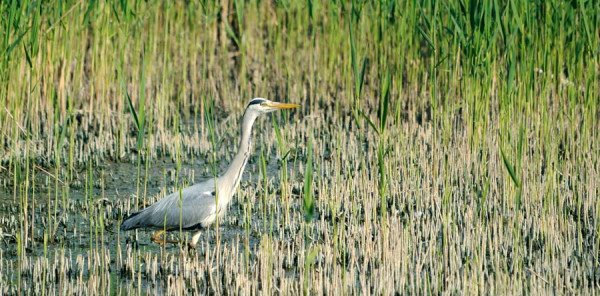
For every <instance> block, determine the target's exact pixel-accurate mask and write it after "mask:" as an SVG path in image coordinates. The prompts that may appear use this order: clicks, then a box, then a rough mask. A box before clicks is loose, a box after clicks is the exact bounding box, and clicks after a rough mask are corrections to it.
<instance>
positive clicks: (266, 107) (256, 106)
mask: <svg viewBox="0 0 600 296" xmlns="http://www.w3.org/2000/svg"><path fill="white" fill-rule="evenodd" d="M298 107H300V105H298V104H285V103H278V102H273V101H269V100H267V99H263V98H255V99H252V101H250V103H248V107H247V108H246V110H248V111H254V112H257V113H259V114H262V113H269V112H273V111H277V110H281V109H292V108H298Z"/></svg>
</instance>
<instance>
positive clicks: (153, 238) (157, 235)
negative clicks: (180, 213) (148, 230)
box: [151, 230, 179, 245]
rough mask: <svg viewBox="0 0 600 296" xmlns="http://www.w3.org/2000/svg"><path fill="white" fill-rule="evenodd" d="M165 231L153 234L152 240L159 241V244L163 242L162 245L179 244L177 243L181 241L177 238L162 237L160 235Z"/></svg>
mask: <svg viewBox="0 0 600 296" xmlns="http://www.w3.org/2000/svg"><path fill="white" fill-rule="evenodd" d="M164 233H165V231H164V230H159V231H157V232H156V233H154V235H153V236H152V239H151V240H152V242H153V243H157V244H161V245H164V244H177V243H179V241H177V240H172V239H165V238H161V237H160V236H161V235H162V234H164Z"/></svg>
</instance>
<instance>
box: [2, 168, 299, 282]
mask: <svg viewBox="0 0 600 296" xmlns="http://www.w3.org/2000/svg"><path fill="white" fill-rule="evenodd" d="M226 165H227V164H226V163H225V161H223V162H221V163H218V164H217V166H218V171H219V172H222V171H223V170H224V168H225V167H226ZM207 166H208V165H207V163H205V162H203V161H201V160H195V161H193V162H192V161H188V162H186V163H184V164H182V165H181V166H180V168H179V171H178V170H177V164H176V163H174V162H173V161H171V160H170V159H160V160H155V161H152V162H151V163H150V164H149V166H148V170H147V171H146V169H145V166H144V165H143V164H142V166H141V171H140V174H141V176H140V182H139V189H138V182H137V174H138V166H137V165H136V164H131V163H114V162H106V163H103V164H101V165H98V166H95V167H93V168H91V173H90V169H89V168H87V169H86V168H82V169H80V170H77V171H75V172H74V175H73V179H72V181H71V182H69V183H68V184H66V183H64V182H65V181H60V182H58V187H56V182H55V179H54V177H53V174H54V173H55V170H54V169H51V168H44V169H36V174H35V176H34V179H35V182H34V186H33V188H31V189H29V188H28V189H25V188H19V186H17V187H15V186H14V182H13V181H14V180H13V179H12V178H11V177H12V176H7V175H2V176H0V178H2V183H3V184H6V186H3V187H4V188H0V216H1V218H0V226H1V227H2V236H3V237H2V238H3V239H2V257H3V259H2V260H4V261H5V262H8V263H5V264H4V265H3V268H2V274H3V275H4V277H5V279H8V281H12V282H13V283H16V281H17V276H16V275H15V274H14V273H13V272H14V271H15V270H18V267H17V266H18V265H19V264H22V263H18V261H19V260H18V259H19V254H21V255H24V256H23V257H22V258H27V260H28V261H29V262H34V261H35V260H36V258H47V259H48V260H49V262H52V261H54V257H55V254H58V253H65V254H68V255H69V256H68V257H69V258H70V260H72V261H73V262H71V265H72V266H76V265H77V262H75V261H76V258H77V256H78V255H81V256H83V257H87V256H89V254H99V253H100V254H102V253H103V252H108V253H109V254H111V255H110V261H111V262H110V266H111V268H109V270H110V278H111V282H113V283H121V284H126V283H127V282H129V281H131V280H132V279H131V278H130V275H129V274H128V272H127V270H126V268H124V264H123V262H120V259H119V257H127V256H128V254H131V252H135V251H142V252H143V254H145V255H148V254H154V255H156V256H161V254H163V255H164V254H165V252H166V253H167V254H174V255H175V254H178V253H179V252H180V248H182V247H183V246H184V245H185V244H184V243H182V244H174V245H166V246H160V245H157V244H154V243H152V242H151V241H150V236H151V235H152V233H153V232H152V231H151V230H146V231H145V230H138V231H129V232H125V233H123V232H120V231H119V224H120V221H122V219H123V218H124V217H125V216H126V215H127V214H128V213H130V212H134V211H135V206H136V202H137V205H138V206H139V207H140V208H143V207H144V205H148V204H151V203H152V202H154V201H155V200H158V199H160V198H162V197H163V196H165V195H166V194H169V193H171V192H172V191H173V190H175V189H176V188H178V187H181V186H182V185H184V186H188V185H191V184H193V183H195V182H201V181H203V180H206V179H208V178H210V176H207V175H203V173H206V172H207V171H209V170H210V169H207V168H206V167H207ZM289 167H290V169H291V167H292V165H291V164H290V165H289ZM177 172H179V173H177ZM279 173H280V166H279V165H278V163H277V161H270V162H269V163H268V165H267V175H268V176H269V178H270V179H271V180H272V181H273V182H277V181H276V180H275V179H277V180H278V179H279V178H278V176H279ZM259 174H260V173H259V169H258V164H257V161H256V158H255V160H254V161H252V162H251V163H250V164H249V165H248V167H247V168H246V173H245V174H244V178H243V180H242V184H241V190H242V192H246V191H248V190H249V191H252V193H250V194H242V195H243V199H244V200H243V201H238V197H237V196H236V197H234V200H233V202H232V204H231V205H230V208H229V211H228V213H227V215H226V216H225V217H224V219H222V221H221V222H220V227H219V238H218V240H219V242H220V243H219V245H220V247H221V249H222V248H230V247H231V246H232V245H237V247H236V248H234V249H237V250H240V252H241V251H243V250H244V249H248V248H250V249H253V248H255V247H256V245H257V244H258V243H259V241H260V236H261V235H262V233H260V232H259V231H255V230H256V229H262V228H263V227H262V225H266V224H265V219H263V218H264V217H262V216H260V215H254V216H253V217H251V219H246V217H245V215H244V207H245V203H249V202H252V203H257V199H260V197H258V196H257V195H259V190H261V189H257V188H254V187H257V186H259V187H260V185H259V183H260V182H259V178H258V176H259ZM60 175H65V176H66V173H64V174H60ZM15 188H17V189H16V190H17V192H20V194H14V192H15ZM57 188H58V190H56V189H57ZM19 190H20V191H19ZM138 190H139V195H138V193H137V192H138ZM24 191H27V201H26V202H27V205H26V209H25V210H26V212H27V221H25V220H24V219H23V215H22V214H21V213H22V211H23V205H24V204H25V201H24V199H23V197H24V196H26V195H25V194H24ZM144 192H145V193H144ZM137 196H139V198H138V197H137ZM144 199H145V202H144ZM254 207H255V206H254ZM32 210H33V212H32ZM250 212H252V211H250ZM257 212H260V211H257ZM251 215H253V214H251ZM244 221H248V222H249V223H250V224H249V225H245V224H244ZM21 229H27V231H21ZM251 229H252V230H251ZM25 232H26V234H25ZM25 235H26V236H27V237H28V239H27V240H26V243H25V244H24V246H25V249H24V254H22V252H23V251H20V250H19V249H18V247H17V242H18V241H22V240H23V236H25ZM190 236H191V234H189V233H186V232H184V233H179V232H172V233H170V234H169V235H168V237H169V238H171V239H179V240H180V241H183V242H185V240H186V238H189V237H190ZM31 237H33V239H31ZM201 242H202V245H201V246H200V247H199V248H198V249H197V250H194V251H193V252H196V253H193V255H194V256H196V255H197V256H204V255H205V254H206V252H207V250H208V251H210V250H212V249H214V248H215V247H216V246H217V238H216V232H215V228H214V227H211V228H210V229H207V230H206V231H205V233H204V234H203V236H202V238H201ZM190 254H192V253H190ZM163 257H164V256H163ZM124 260H126V259H124ZM125 265H126V264H125ZM21 269H22V270H23V269H27V267H25V268H23V267H21ZM56 272H60V271H56ZM32 273H34V272H32ZM87 273H88V271H85V272H84V277H89V274H87ZM23 274H24V276H23V278H21V280H20V281H21V285H20V286H21V288H25V289H27V287H26V286H25V287H23V285H26V283H28V282H29V280H28V276H32V275H30V273H29V272H25V273H23ZM32 277H33V276H32ZM31 280H33V279H31ZM146 280H149V279H142V281H146ZM148 284H149V283H148ZM111 285H112V284H111ZM144 285H145V284H144ZM158 289H159V290H155V291H159V292H160V289H161V288H160V287H159V288H158Z"/></svg>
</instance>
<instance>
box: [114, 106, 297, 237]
mask: <svg viewBox="0 0 600 296" xmlns="http://www.w3.org/2000/svg"><path fill="white" fill-rule="evenodd" d="M295 107H298V105H293V104H281V103H275V102H270V101H268V100H265V99H260V98H257V99H254V100H252V101H250V103H249V104H248V107H247V108H246V111H245V112H244V116H243V119H242V131H241V136H242V137H241V140H240V144H239V149H238V152H237V154H236V156H235V157H234V158H233V160H232V161H231V164H230V165H229V168H228V169H227V171H226V172H225V173H224V174H223V175H222V176H220V177H218V178H216V179H214V178H213V179H208V180H206V181H204V182H202V183H198V184H195V185H193V186H190V187H186V188H183V189H181V190H177V191H175V192H173V193H172V194H170V195H168V196H166V197H164V198H163V199H161V200H159V201H157V202H155V203H154V204H152V205H150V206H149V207H147V208H145V209H143V210H141V211H139V212H137V213H134V214H132V215H131V216H129V217H127V218H126V219H125V220H124V221H123V224H121V230H123V231H126V230H132V229H137V228H154V229H159V230H167V231H170V230H180V229H181V230H197V229H201V228H205V227H207V226H208V225H210V224H212V223H213V222H214V221H215V220H216V218H217V215H219V216H222V215H223V214H225V212H226V210H227V204H228V203H229V202H230V201H231V199H232V197H233V194H234V193H235V190H236V188H237V186H238V185H239V183H240V180H241V178H242V174H243V172H244V168H245V166H246V163H247V162H248V158H249V157H250V150H251V146H252V144H251V139H252V136H251V131H252V125H253V124H254V121H255V120H256V118H257V117H258V116H259V115H260V114H263V113H268V112H271V111H274V110H277V109H288V108H295ZM217 202H218V203H217ZM200 234H201V232H197V233H195V234H194V235H193V237H192V242H191V243H190V245H191V246H192V247H195V246H196V243H197V241H198V239H199V237H200Z"/></svg>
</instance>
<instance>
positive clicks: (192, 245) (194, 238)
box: [190, 230, 202, 249]
mask: <svg viewBox="0 0 600 296" xmlns="http://www.w3.org/2000/svg"><path fill="white" fill-rule="evenodd" d="M201 234H202V230H200V231H198V232H196V233H194V235H192V241H191V242H190V248H191V249H195V248H196V246H197V244H198V240H199V239H200V235H201Z"/></svg>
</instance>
